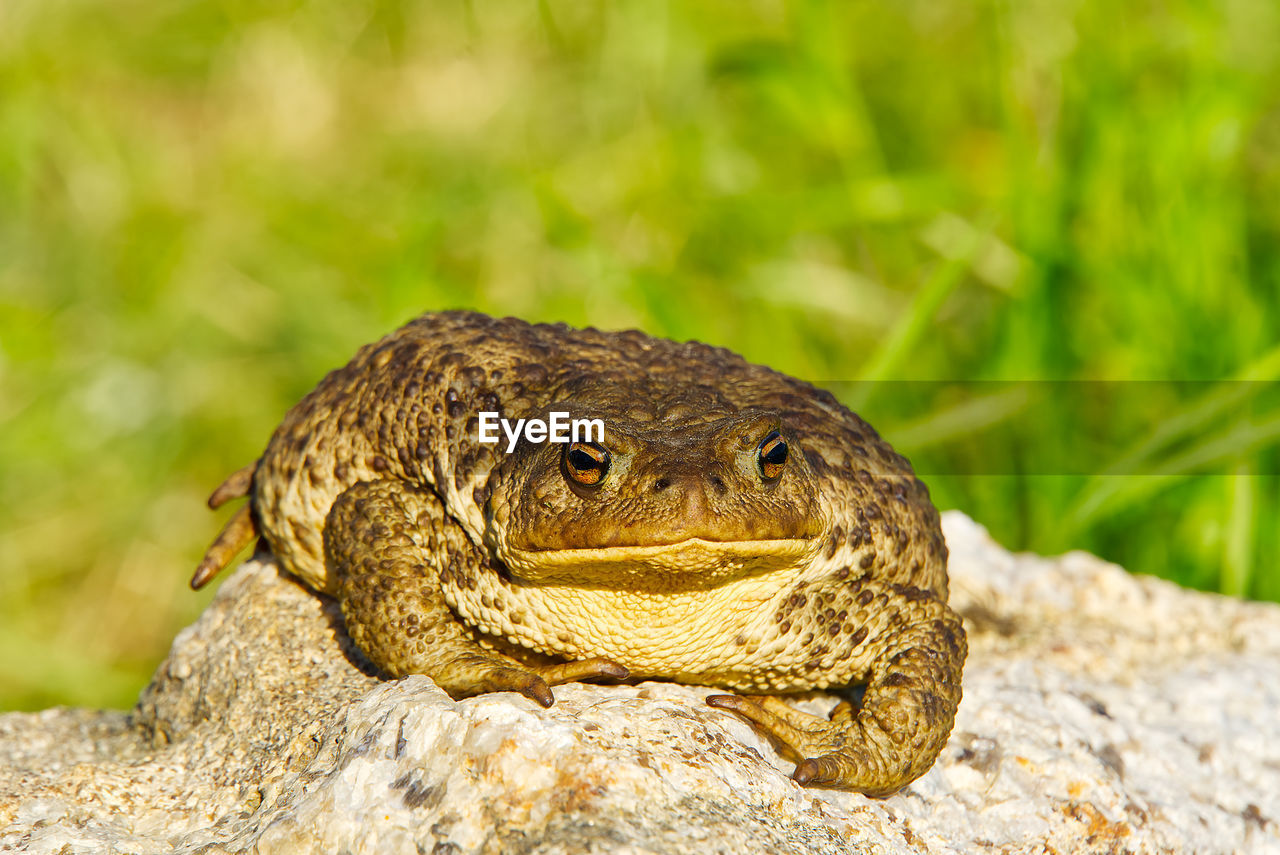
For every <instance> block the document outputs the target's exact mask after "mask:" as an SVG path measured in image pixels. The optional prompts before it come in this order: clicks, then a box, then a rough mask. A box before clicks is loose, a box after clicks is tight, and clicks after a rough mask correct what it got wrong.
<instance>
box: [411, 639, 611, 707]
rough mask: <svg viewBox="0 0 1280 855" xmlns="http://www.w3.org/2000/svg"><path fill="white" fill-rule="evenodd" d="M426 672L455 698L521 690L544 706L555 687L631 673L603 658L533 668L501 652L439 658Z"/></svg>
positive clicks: (551, 697) (551, 698) (550, 697)
mask: <svg viewBox="0 0 1280 855" xmlns="http://www.w3.org/2000/svg"><path fill="white" fill-rule="evenodd" d="M426 673H428V674H429V675H430V677H431V679H432V680H433V681H435V683H436V685H438V686H439V687H440V688H442V689H444V690H445V691H446V692H447V693H448V694H449V696H450V697H452V698H455V699H458V698H466V697H471V696H472V695H479V694H484V693H485V692H519V693H520V694H522V695H524V696H525V697H527V698H529V699H531V700H532V701H534V702H535V703H538V704H540V705H542V706H544V707H549V706H551V705H552V704H553V703H555V696H554V695H552V694H551V689H550V687H551V686H558V685H560V684H561V683H573V682H577V681H579V680H600V679H604V680H625V679H627V677H628V676H630V672H628V671H627V669H626V668H625V667H623V666H622V665H619V664H618V663H616V662H613V661H611V660H609V659H603V658H600V657H596V658H592V659H577V660H574V661H572V662H561V663H557V664H555V665H542V666H532V667H530V666H526V665H523V664H521V663H519V662H516V661H515V660H512V659H508V658H507V657H505V656H502V655H500V654H495V653H488V652H485V653H474V652H470V651H467V652H460V653H458V654H457V655H456V656H454V657H453V658H452V659H449V660H447V661H443V662H442V661H439V660H437V661H436V663H435V664H434V666H433V668H432V670H431V671H428V672H426Z"/></svg>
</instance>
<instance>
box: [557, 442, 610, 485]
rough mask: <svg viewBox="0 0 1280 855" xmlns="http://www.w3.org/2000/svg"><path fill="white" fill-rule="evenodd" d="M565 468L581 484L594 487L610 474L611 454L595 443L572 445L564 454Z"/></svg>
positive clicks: (575, 443)
mask: <svg viewBox="0 0 1280 855" xmlns="http://www.w3.org/2000/svg"><path fill="white" fill-rule="evenodd" d="M564 468H565V471H566V472H568V473H569V477H570V478H572V479H573V480H575V481H577V482H578V483H579V484H585V485H587V486H588V487H594V486H595V485H596V484H599V483H600V482H601V481H603V480H604V476H605V475H607V474H608V473H609V452H607V451H605V450H604V449H603V448H601V447H600V446H599V445H596V444H595V443H594V442H574V443H570V444H569V447H568V448H567V449H566V450H565V453H564Z"/></svg>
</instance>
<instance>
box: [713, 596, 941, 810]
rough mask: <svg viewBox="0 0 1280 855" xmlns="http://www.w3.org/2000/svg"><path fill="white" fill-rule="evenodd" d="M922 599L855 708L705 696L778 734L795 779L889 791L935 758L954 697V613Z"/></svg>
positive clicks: (887, 649)
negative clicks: (809, 709)
mask: <svg viewBox="0 0 1280 855" xmlns="http://www.w3.org/2000/svg"><path fill="white" fill-rule="evenodd" d="M921 606H923V607H924V609H925V612H926V613H925V614H924V615H923V617H924V618H925V619H923V620H918V621H916V622H914V623H913V624H911V625H910V626H909V627H908V628H905V629H904V631H901V632H899V633H896V634H895V636H894V638H893V643H892V644H887V645H885V647H884V649H883V650H882V651H881V654H880V655H879V656H878V657H877V659H876V661H877V663H878V664H877V665H875V666H873V668H872V674H871V678H870V680H869V681H868V684H867V691H866V694H865V695H864V696H863V701H862V705H861V707H860V708H856V709H855V707H854V706H853V705H852V704H850V703H849V702H847V701H843V702H841V703H840V704H839V705H838V706H836V708H835V709H834V710H832V711H831V716H830V718H829V719H822V718H818V717H816V716H811V715H808V714H806V713H802V712H799V711H798V710H795V709H792V708H791V707H790V706H788V705H787V704H786V703H784V702H783V701H782V700H781V699H779V698H776V697H772V696H759V695H749V696H739V695H710V696H708V697H707V703H708V704H710V705H711V706H713V707H719V708H721V709H728V710H733V711H734V712H736V713H738V714H739V715H742V716H743V717H745V718H747V719H748V720H749V721H751V722H752V723H753V724H754V725H756V726H757V727H758V728H759V729H760V730H762V731H764V733H765V734H766V735H767V736H769V737H771V738H772V739H773V740H774V741H775V742H777V743H778V744H779V745H780V746H781V747H782V749H783V750H784V752H785V753H786V754H787V755H788V756H789V757H791V758H792V759H795V760H797V763H798V765H797V766H796V770H795V773H794V774H793V775H792V777H793V778H794V779H795V780H796V781H797V782H798V783H800V784H819V785H826V786H832V787H839V788H841V789H849V790H857V791H859V792H862V793H866V794H867V795H869V796H887V795H891V794H893V793H895V792H897V791H898V790H899V789H901V788H902V787H904V786H906V785H907V784H909V783H910V782H911V781H913V780H915V779H916V778H918V777H919V776H920V775H923V774H924V773H925V772H926V771H927V770H928V769H929V767H930V766H931V765H933V761H934V760H935V759H936V758H937V756H938V753H939V752H941V751H942V747H943V746H944V745H945V744H946V741H947V735H948V734H949V733H950V732H951V727H952V725H953V724H954V723H955V714H956V707H957V706H958V705H959V703H960V670H961V668H962V666H963V664H964V658H965V652H966V643H965V636H964V629H963V628H962V627H961V625H960V619H959V618H958V617H957V616H956V615H955V613H954V612H952V611H951V610H950V609H948V608H947V607H946V605H944V604H942V603H940V602H938V601H936V600H931V601H928V602H926V603H922V604H921Z"/></svg>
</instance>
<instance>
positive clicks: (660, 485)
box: [653, 478, 671, 493]
mask: <svg viewBox="0 0 1280 855" xmlns="http://www.w3.org/2000/svg"><path fill="white" fill-rule="evenodd" d="M670 486H671V482H670V481H669V480H667V479H666V478H659V479H658V480H657V481H654V482H653V492H655V493H661V492H662V491H663V490H665V489H667V488H668V487H670Z"/></svg>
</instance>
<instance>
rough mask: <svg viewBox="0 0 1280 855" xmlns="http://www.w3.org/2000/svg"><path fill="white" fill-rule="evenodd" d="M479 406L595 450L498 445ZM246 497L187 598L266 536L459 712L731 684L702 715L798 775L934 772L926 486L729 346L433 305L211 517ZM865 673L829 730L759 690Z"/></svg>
mask: <svg viewBox="0 0 1280 855" xmlns="http://www.w3.org/2000/svg"><path fill="white" fill-rule="evenodd" d="M482 413H496V414H498V417H500V418H505V419H507V420H508V421H509V423H516V420H518V419H532V418H538V419H543V420H550V419H551V414H552V413H564V414H567V415H568V417H569V418H571V419H581V420H590V419H599V420H601V422H602V423H603V425H604V435H603V438H601V437H600V436H598V435H597V436H595V437H594V438H593V439H594V440H595V441H591V440H588V439H587V438H585V437H583V436H581V435H580V436H579V437H578V441H576V442H567V443H566V442H533V441H530V440H529V439H528V438H527V437H525V436H522V437H521V438H520V440H519V441H518V442H517V443H515V445H514V447H513V448H512V449H511V451H510V453H508V451H507V446H508V442H507V438H506V437H505V436H503V437H501V438H500V441H499V442H497V443H486V442H481V441H479V440H480V434H481V414H482ZM485 418H486V424H490V423H491V422H492V419H493V417H491V416H486V417H485ZM535 438H536V436H535ZM243 495H248V496H249V497H250V502H249V504H248V505H247V506H246V507H245V508H243V509H241V510H240V511H239V512H238V513H237V514H236V515H235V516H234V517H233V518H232V519H231V521H230V522H229V523H228V524H227V526H226V528H225V529H224V530H223V532H222V534H221V535H220V536H219V538H218V540H217V541H215V543H214V544H213V546H212V547H210V549H209V552H208V554H207V555H206V556H205V559H204V561H203V562H202V563H201V565H200V568H199V569H198V570H197V571H196V574H195V577H194V578H193V579H192V585H193V587H199V586H201V585H203V584H205V583H206V582H208V581H209V579H211V578H212V577H213V575H214V574H215V573H217V572H218V570H220V569H221V568H222V567H223V566H225V565H226V564H227V563H228V562H229V560H230V559H231V558H232V557H233V556H234V555H235V553H236V552H238V551H239V550H240V548H242V547H243V546H244V545H246V544H247V543H248V542H249V541H250V540H251V539H252V538H253V536H254V535H255V534H258V533H260V534H261V535H262V536H263V537H264V538H265V539H266V542H267V544H269V546H270V548H271V551H272V552H273V553H274V554H275V555H276V557H277V558H279V560H280V561H281V562H282V563H283V565H284V567H285V568H287V569H288V570H289V571H291V572H292V573H294V574H295V575H297V576H298V577H299V578H300V579H302V580H303V581H304V582H305V583H306V584H307V585H309V586H310V587H312V588H314V589H315V590H317V591H320V592H323V593H325V594H329V595H331V596H333V597H336V598H337V599H338V600H339V602H340V603H341V605H342V612H343V615H344V618H345V621H346V628H347V631H348V632H349V633H350V635H351V637H352V639H353V640H354V641H355V642H356V644H357V645H359V647H360V648H361V649H362V650H363V651H364V652H365V653H366V654H367V655H368V656H369V658H370V659H371V660H372V661H373V663H374V664H376V665H377V666H378V667H379V668H380V669H381V670H382V671H383V672H384V673H386V674H387V675H390V676H400V675H404V674H410V673H420V674H426V675H428V676H430V677H431V678H432V679H434V680H435V681H436V683H438V684H439V685H440V686H441V687H442V688H443V689H444V690H445V691H446V692H448V693H449V694H450V695H452V696H453V697H455V698H460V697H465V696H468V695H474V694H477V693H481V692H495V691H516V692H521V693H523V694H525V695H527V696H529V697H530V698H532V699H533V700H535V701H537V702H538V703H540V704H542V705H543V706H549V705H550V704H551V703H552V693H551V690H550V688H549V686H551V685H555V684H558V683H563V682H566V681H570V680H579V679H589V678H612V679H625V678H627V677H635V678H645V677H660V678H667V679H672V680H679V681H682V682H688V683H700V684H707V685H713V686H722V687H725V688H729V689H734V690H737V691H740V692H745V693H747V694H745V695H712V696H710V697H708V698H707V702H708V703H709V704H711V705H712V706H717V707H722V708H725V709H730V710H734V711H736V712H738V713H740V714H742V715H743V716H745V717H746V718H747V719H749V720H750V721H752V722H753V723H754V724H755V725H756V726H757V727H759V728H761V729H762V730H763V731H764V732H766V733H767V734H768V735H770V736H771V737H772V738H773V739H774V740H775V742H777V743H778V744H779V745H780V746H782V748H783V750H784V751H785V752H786V753H787V754H788V756H791V757H793V758H794V759H796V760H797V761H798V764H799V765H798V766H797V767H796V770H795V774H794V777H795V779H796V780H797V781H799V782H801V783H814V784H827V785H832V786H839V787H845V788H849V789H855V790H860V791H862V792H865V793H869V794H887V793H892V792H893V791H895V790H897V789H898V788H900V787H902V786H903V785H905V784H907V783H909V782H910V781H912V780H914V779H915V778H917V777H918V776H920V775H921V774H923V773H924V772H925V771H926V770H927V769H928V768H929V767H930V766H931V765H932V764H933V761H934V759H935V758H936V757H937V755H938V752H939V751H940V750H941V749H942V746H943V744H944V743H945V741H946V739H947V735H948V733H949V732H950V730H951V727H952V723H953V721H954V719H955V711H956V706H957V704H958V703H959V701H960V672H961V668H962V666H963V664H964V658H965V652H966V645H965V635H964V630H963V629H962V627H961V624H960V620H959V618H958V617H957V616H956V615H955V613H953V612H952V611H951V610H950V609H949V608H948V607H947V575H946V557H947V550H946V546H945V545H944V543H943V539H942V533H941V529H940V527H939V520H938V513H937V511H936V510H935V509H934V507H933V505H932V504H931V503H930V501H929V495H928V491H927V490H926V489H925V487H924V485H922V484H921V483H920V482H919V481H918V480H916V478H915V476H914V475H913V474H912V471H911V467H910V465H909V464H908V463H907V461H906V460H905V459H904V458H903V457H902V456H900V455H899V454H897V453H896V452H894V451H893V450H892V449H891V448H890V447H889V446H888V444H886V443H885V442H884V441H883V440H881V439H880V438H879V436H878V435H877V434H876V432H875V431H874V430H873V429H872V428H871V427H869V426H868V425H867V424H866V423H865V422H863V421H862V420H861V419H859V418H858V417H857V416H855V415H854V414H853V413H851V412H849V411H848V410H847V409H845V408H844V407H842V406H841V405H840V404H839V403H837V402H836V400H835V399H834V398H833V397H832V396H831V395H830V394H829V393H827V392H824V391H821V390H819V389H816V388H814V387H813V386H810V385H809V384H807V383H803V382H801V381H799V380H795V379H792V378H790V377H787V376H784V375H782V374H778V373H777V372H774V371H772V370H770V369H768V368H764V367H761V366H758V365H751V364H749V363H747V362H746V361H744V360H743V359H742V358H741V357H739V356H737V355H735V354H733V353H730V352H729V351H727V350H723V349H719V348H714V347H709V346H707V345H704V344H699V343H697V342H688V343H685V344H678V343H675V342H671V341H666V340H662V339H655V338H651V337H649V336H647V335H644V334H643V333H640V332H637V331H629V332H600V331H598V330H594V329H586V330H576V329H572V328H570V327H567V326H564V325H530V324H526V323H524V322H523V321H519V320H516V319H512V318H507V319H502V320H498V319H494V318H490V317H487V316H484V315H479V314H473V313H463V312H445V313H440V314H433V315H426V316H424V317H421V318H419V319H417V320H415V321H413V322H411V323H409V324H408V325H406V326H405V327H403V328H401V329H400V330H398V331H397V332H395V333H392V334H391V335H389V336H387V337H386V338H384V339H382V340H381V341H379V342H376V343H374V344H371V345H368V346H367V347H364V348H362V349H361V350H360V351H359V352H358V353H357V354H356V356H355V358H354V359H352V361H351V362H350V363H349V364H348V365H347V366H346V367H344V368H341V369H339V370H337V371H334V372H332V373H331V374H329V375H328V376H327V377H326V378H325V379H324V380H323V381H321V383H320V384H319V385H318V386H317V387H316V389H315V390H314V391H313V392H311V394H309V395H308V396H307V397H306V398H304V399H303V400H302V402H301V403H299V404H298V405H297V406H295V407H294V408H293V409H292V410H290V411H289V413H288V415H287V416H286V417H285V419H284V422H283V423H282V424H281V425H280V427H279V428H278V429H277V430H276V432H275V434H274V435H273V436H272V438H271V441H270V443H269V444H268V445H267V449H266V451H265V452H264V453H263V455H262V457H261V459H260V460H258V461H257V462H256V463H255V464H253V465H251V466H248V467H245V468H244V469H242V470H241V471H239V472H237V473H236V474H235V475H233V476H231V477H230V478H229V479H228V480H227V482H226V483H224V484H223V485H222V486H221V487H219V488H218V490H217V491H216V492H215V493H214V495H213V496H212V497H211V498H210V504H211V505H212V506H214V507H217V506H218V505H220V504H222V503H223V502H225V501H227V500H228V499H231V498H234V497H237V496H243ZM859 685H861V686H865V693H864V695H863V697H862V699H861V703H860V704H859V705H857V706H854V705H853V704H851V703H849V702H848V701H845V702H842V703H841V704H839V705H838V706H837V707H836V708H835V710H834V711H833V712H832V713H831V715H830V718H829V719H821V718H816V717H813V716H810V715H806V714H802V713H800V712H798V711H796V710H794V709H792V708H791V707H789V706H788V705H786V704H785V703H783V702H782V701H781V700H780V699H779V698H777V697H776V696H775V695H774V693H786V692H798V691H803V690H808V689H825V688H840V687H847V686H859Z"/></svg>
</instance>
